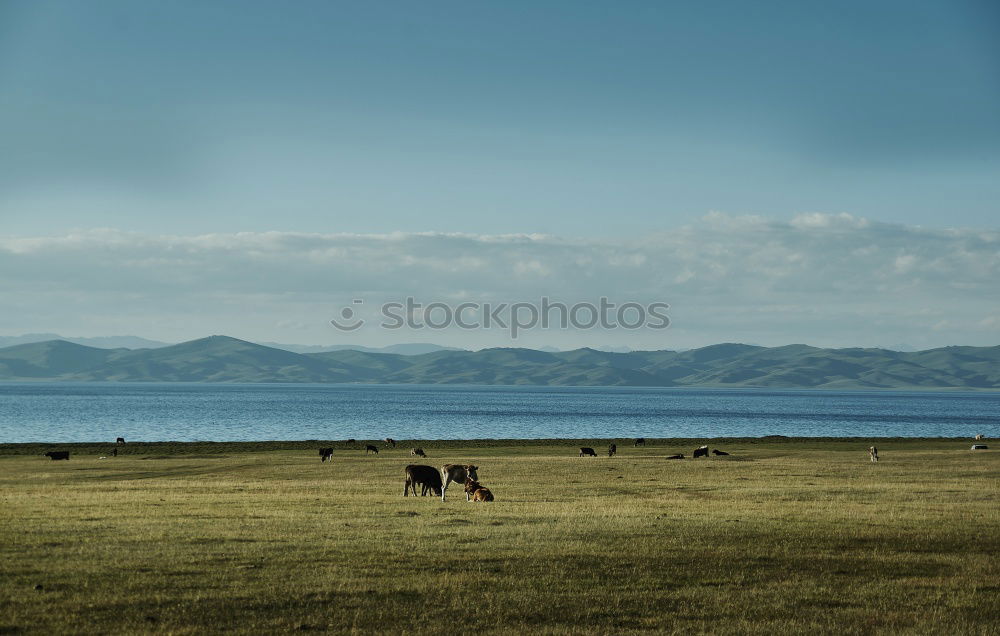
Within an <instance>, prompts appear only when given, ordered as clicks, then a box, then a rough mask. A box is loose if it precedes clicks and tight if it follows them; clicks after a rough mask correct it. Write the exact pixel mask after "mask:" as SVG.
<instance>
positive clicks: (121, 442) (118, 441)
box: [115, 437, 125, 444]
mask: <svg viewBox="0 0 1000 636" xmlns="http://www.w3.org/2000/svg"><path fill="white" fill-rule="evenodd" d="M124 443H125V438H124V437H119V438H118V439H116V440H115V444H124Z"/></svg>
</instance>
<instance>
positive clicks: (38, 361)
mask: <svg viewBox="0 0 1000 636" xmlns="http://www.w3.org/2000/svg"><path fill="white" fill-rule="evenodd" d="M122 351H127V350H126V349H118V350H116V349H98V348H96V347H85V346H83V345H78V344H73V343H71V342H65V341H62V340H51V341H49V342H33V343H30V344H21V345H15V346H13V347H7V348H5V349H0V378H5V379H10V380H16V379H21V378H33V379H34V378H38V379H45V378H61V377H63V376H66V375H69V374H73V373H76V372H79V371H84V370H86V369H90V368H93V367H95V366H98V365H101V364H103V363H105V362H106V361H107V360H108V359H109V358H112V357H114V356H115V355H116V354H119V353H121V352H122Z"/></svg>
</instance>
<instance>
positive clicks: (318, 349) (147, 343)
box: [0, 333, 461, 356]
mask: <svg viewBox="0 0 1000 636" xmlns="http://www.w3.org/2000/svg"><path fill="white" fill-rule="evenodd" d="M49 340H65V341H66V342H72V343H73V344H79V345H85V346H88V347H96V348H98V349H122V348H124V349H159V348H162V347H169V346H171V343H169V342H160V341H159V340H148V339H146V338H140V337H138V336H105V337H98V338H67V337H65V336H60V335H59V334H54V333H29V334H25V335H23V336H0V347H11V346H14V345H19V344H31V343H33V342H48V341H49ZM259 344H262V345H264V346H265V347H273V348H275V349H284V350H285V351H292V352H294V353H322V352H324V351H344V350H347V349H350V350H352V351H367V352H369V353H398V354H400V355H404V356H415V355H420V354H421V353H430V352H432V351H461V349H458V348H456V347H443V346H441V345H436V344H431V343H429V342H414V343H403V344H394V345H389V346H387V347H363V346H361V345H297V344H280V343H277V342H262V343H259Z"/></svg>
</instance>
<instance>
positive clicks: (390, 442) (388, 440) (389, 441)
mask: <svg viewBox="0 0 1000 636" xmlns="http://www.w3.org/2000/svg"><path fill="white" fill-rule="evenodd" d="M385 445H386V446H392V447H393V448H396V440H394V439H392V438H391V437H387V438H385Z"/></svg>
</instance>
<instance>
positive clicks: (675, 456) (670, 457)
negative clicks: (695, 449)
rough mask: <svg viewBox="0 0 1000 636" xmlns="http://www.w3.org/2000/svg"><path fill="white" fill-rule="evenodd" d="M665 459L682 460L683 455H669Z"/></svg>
mask: <svg viewBox="0 0 1000 636" xmlns="http://www.w3.org/2000/svg"><path fill="white" fill-rule="evenodd" d="M667 459H684V453H677V454H676V455H670V456H668V457H667Z"/></svg>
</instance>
